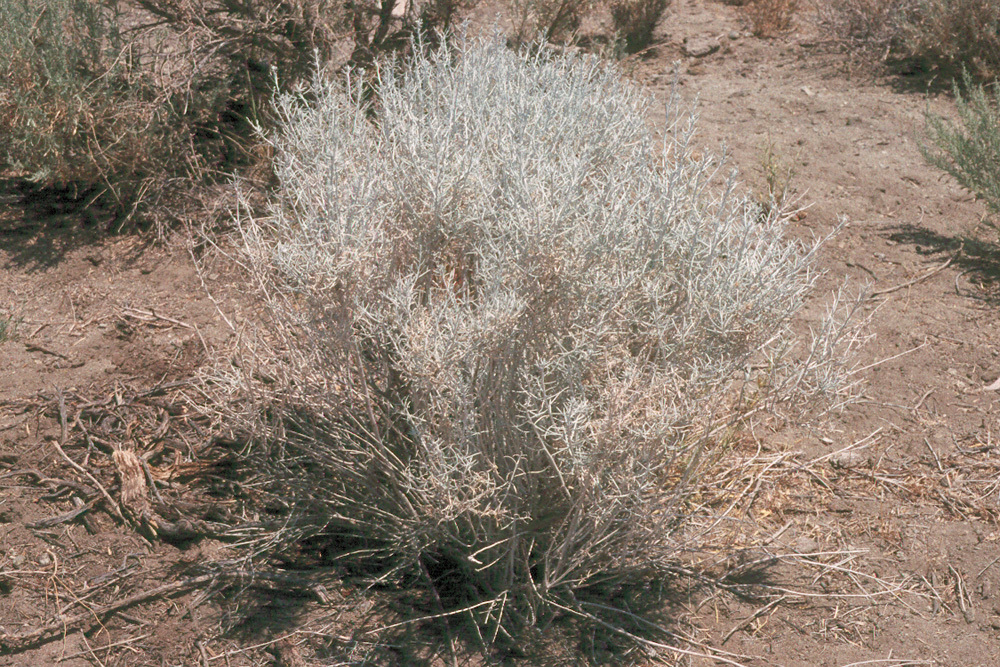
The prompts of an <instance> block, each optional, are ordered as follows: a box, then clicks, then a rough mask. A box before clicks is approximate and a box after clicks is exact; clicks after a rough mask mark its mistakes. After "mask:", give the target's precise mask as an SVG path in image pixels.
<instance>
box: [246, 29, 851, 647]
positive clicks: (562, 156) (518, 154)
mask: <svg viewBox="0 0 1000 667" xmlns="http://www.w3.org/2000/svg"><path fill="white" fill-rule="evenodd" d="M362 98H363V87H362V85H361V82H360V81H359V80H357V79H355V80H352V81H351V82H349V83H348V84H347V85H342V84H340V83H335V82H332V81H331V80H330V79H328V78H325V77H323V76H318V77H317V79H316V81H315V82H314V84H313V86H312V88H311V90H310V91H309V95H308V97H298V96H285V97H282V98H281V99H280V100H279V101H278V110H279V113H280V115H281V117H282V118H283V123H282V128H283V129H282V131H281V133H280V134H278V135H276V136H273V137H271V142H272V144H273V147H274V150H275V164H276V168H277V174H278V178H279V180H280V183H281V185H282V187H281V190H280V194H279V196H278V198H277V199H276V201H275V202H274V204H273V206H272V208H271V212H270V215H269V216H267V217H252V216H250V217H246V218H244V219H243V220H241V229H242V232H243V238H244V240H245V253H246V261H247V265H248V266H249V267H250V268H251V270H252V273H253V275H255V276H256V277H257V278H258V280H259V281H260V284H261V286H262V288H263V291H264V292H265V293H266V294H267V295H268V297H269V299H270V304H271V307H272V312H273V313H274V319H273V322H274V325H273V326H274V331H273V333H274V334H275V336H274V338H275V339H276V340H278V341H279V342H274V343H273V344H272V348H273V351H274V353H273V356H272V357H269V358H267V359H264V360H263V361H261V362H260V363H261V365H262V367H267V369H268V370H267V373H268V374H269V377H271V378H275V377H278V378H283V379H279V380H278V381H274V382H273V383H272V386H276V387H278V389H276V390H275V389H272V390H271V391H272V395H273V396H277V395H280V396H282V397H283V399H282V400H284V403H282V404H280V407H279V408H278V410H277V414H278V415H279V417H280V419H279V420H277V421H280V427H279V428H276V429H275V430H274V431H273V432H272V438H275V439H279V438H280V439H281V441H282V442H283V443H285V444H284V445H282V446H287V447H288V449H287V450H286V451H285V455H288V454H289V453H291V454H294V456H295V457H298V458H296V459H294V461H302V460H306V461H308V464H307V467H305V468H296V467H295V465H296V464H294V462H293V463H290V464H288V466H287V472H288V474H289V479H297V480H298V481H297V482H295V481H293V482H292V484H297V485H298V486H296V487H295V488H297V489H298V491H297V493H303V492H306V495H308V496H309V499H310V501H311V502H312V503H313V507H319V508H320V509H319V510H317V511H318V515H319V516H320V517H321V518H320V519H318V520H314V522H313V523H312V524H311V525H312V526H313V529H314V530H345V529H348V530H351V531H356V532H358V533H360V534H363V535H364V536H365V537H366V538H367V539H368V540H370V542H368V544H369V546H370V549H371V551H370V552H366V553H377V554H378V555H379V556H380V557H382V558H384V559H386V560H389V561H391V562H392V563H393V564H394V565H395V566H396V567H398V568H400V569H407V568H419V567H420V566H421V563H424V562H430V561H435V560H445V561H447V562H449V563H451V564H452V566H453V567H455V568H458V569H460V570H462V571H463V572H465V573H466V575H467V576H468V578H469V580H470V581H472V582H474V584H472V585H473V586H474V587H475V588H476V589H477V590H479V591H481V594H482V595H483V596H485V598H484V599H485V600H492V602H490V603H488V604H487V603H485V602H484V604H486V606H485V607H479V608H477V609H478V610H479V612H477V613H480V616H478V617H477V618H478V619H479V620H480V621H481V623H482V624H484V625H486V626H494V627H496V628H500V627H507V626H508V625H514V624H524V623H526V624H533V623H534V622H536V620H537V619H538V617H539V614H542V613H550V612H551V611H552V610H553V609H554V608H556V607H557V606H560V605H561V606H566V605H569V606H571V607H572V606H573V604H574V603H573V595H572V593H573V591H575V590H578V589H580V588H583V587H586V586H589V585H592V584H595V583H598V582H602V581H603V582H606V581H609V580H620V579H623V578H628V577H629V576H632V575H634V574H636V573H643V572H644V573H647V574H648V573H649V572H651V571H656V570H660V571H663V569H664V568H667V567H669V566H670V564H671V563H673V562H674V560H675V559H676V558H677V556H678V549H679V548H680V547H679V546H678V545H679V544H680V542H679V541H677V540H679V538H678V537H675V534H676V532H677V531H678V530H679V529H680V527H681V526H683V524H684V520H685V514H684V512H685V510H684V497H685V496H684V494H685V488H686V482H687V481H689V480H690V478H691V476H692V475H693V474H696V470H697V463H698V460H699V459H700V456H699V452H701V450H702V449H703V448H704V447H706V446H709V445H710V444H711V439H710V438H709V437H708V436H709V435H710V434H711V433H713V429H715V428H716V427H717V426H718V424H719V422H720V419H722V418H725V419H732V416H731V414H730V413H729V411H730V410H732V408H733V406H734V404H735V403H734V396H735V394H736V393H737V392H736V388H737V387H738V386H739V385H740V384H741V383H743V382H744V381H745V380H746V378H747V375H746V374H747V372H748V371H747V370H746V369H747V367H748V365H750V364H751V362H752V361H753V362H760V361H761V360H767V359H771V361H770V362H768V363H766V365H767V369H766V371H765V374H766V373H769V372H770V373H774V377H777V376H778V375H781V373H780V372H778V370H777V369H779V368H783V367H784V365H787V366H788V368H794V372H793V373H791V374H785V377H792V378H793V381H789V382H786V383H785V384H786V385H787V386H788V387H792V388H793V389H794V391H795V392H798V394H797V395H798V396H799V397H800V398H801V397H802V396H804V395H806V394H807V393H810V392H812V391H813V390H814V389H815V387H812V386H811V385H810V387H811V388H809V389H808V390H807V389H805V386H806V385H807V384H809V383H808V382H807V381H806V380H804V379H803V378H805V377H806V375H807V374H806V373H804V372H803V369H801V368H797V367H795V366H794V364H793V363H791V362H790V361H789V359H787V358H784V357H783V356H782V354H784V353H787V352H788V350H789V343H790V341H791V334H790V329H789V321H790V318H791V317H792V316H793V314H794V313H795V312H796V311H797V310H798V309H799V308H800V306H801V305H802V303H803V299H804V298H805V296H806V294H807V292H808V291H809V289H810V288H811V286H812V284H813V280H814V277H813V273H812V271H811V269H810V265H811V261H812V254H813V252H812V251H813V247H808V248H805V247H802V246H800V245H799V244H797V243H794V242H790V241H788V240H786V239H785V238H784V235H783V231H784V230H783V227H784V225H783V221H782V219H780V217H778V215H777V214H772V215H770V216H769V217H768V216H767V215H766V214H764V213H763V211H762V209H761V208H760V207H759V206H757V205H755V204H754V203H753V202H752V201H751V200H749V199H747V198H745V197H743V196H740V195H738V194H737V193H736V188H735V183H734V182H733V181H732V179H730V180H728V181H726V180H725V179H723V180H722V181H720V180H719V179H718V178H716V175H717V173H718V171H719V169H720V167H721V165H720V164H719V163H717V162H715V161H713V160H712V159H710V158H701V159H698V158H695V157H694V156H693V154H692V148H691V140H692V136H693V131H694V121H695V119H694V117H693V116H690V115H684V114H679V113H677V111H676V108H674V107H672V108H671V110H670V117H671V118H673V119H674V120H673V121H672V124H671V126H670V127H669V128H667V133H666V134H667V138H666V140H665V141H660V140H657V139H656V138H655V136H654V133H653V132H652V131H651V130H650V128H649V127H648V125H647V112H648V106H649V104H650V100H649V99H648V98H647V97H646V96H645V95H644V94H643V93H641V92H640V91H638V90H637V89H636V88H634V87H633V86H631V85H629V84H628V83H626V82H624V81H623V80H622V79H621V78H620V76H619V75H618V73H617V72H615V71H614V70H611V69H607V68H605V67H604V66H603V65H601V64H599V63H598V62H597V61H595V60H591V59H587V58H557V57H553V56H552V54H550V53H549V52H548V51H547V50H546V49H545V48H541V49H539V50H537V51H536V52H535V53H534V55H527V54H518V53H514V52H511V51H509V50H508V49H506V48H505V47H504V46H503V45H502V44H501V43H500V42H499V40H498V39H496V38H493V39H485V40H479V41H469V42H467V43H464V44H463V45H461V46H459V47H452V48H447V47H446V48H442V49H441V50H439V51H436V52H434V53H430V54H428V55H425V56H420V57H418V58H416V59H415V60H414V61H413V62H411V63H409V64H408V66H407V67H406V68H405V72H404V73H403V74H400V75H397V74H396V73H395V72H394V71H393V70H392V69H390V68H383V69H380V70H379V72H378V76H377V100H378V101H377V104H376V106H375V107H374V108H373V109H369V108H368V107H367V106H366V105H365V103H364V102H363V101H362ZM369 112H371V113H369ZM839 331H840V329H838V328H837V327H832V328H830V331H829V332H827V334H824V335H826V336H827V339H830V340H832V338H831V336H833V335H834V334H835V333H836V332H839ZM824 346H826V347H824ZM828 348H829V345H827V344H826V343H822V342H821V343H819V344H818V347H817V344H814V345H813V348H812V349H813V350H814V353H815V354H813V355H810V359H812V358H813V356H815V357H816V359H819V358H820V357H822V361H819V362H817V363H819V364H826V363H827V362H829V361H830V359H831V358H834V357H835V355H834V354H833V353H832V352H831V351H830V349H828ZM817 350H819V352H817ZM779 352H780V353H781V354H779ZM266 356H267V355H263V356H262V357H261V358H263V357H266ZM779 357H780V358H779ZM814 361H815V360H814ZM820 375H821V376H822V380H823V382H824V383H826V382H828V380H830V378H827V377H826V376H825V375H822V374H820ZM817 377H820V376H817ZM778 384H781V382H780V381H779V382H778ZM824 389H825V387H824ZM834 391H836V389H835V388H834ZM725 415H729V416H725ZM289 424H292V426H289ZM289 443H292V444H289ZM268 451H269V452H270V453H271V455H272V456H274V457H277V456H278V455H279V454H282V452H280V451H279V450H278V449H277V448H273V449H271V450H268ZM296 476H298V477H296ZM293 493H295V492H293ZM324 522H325V523H324ZM501 601H502V604H501ZM553 605H555V606H553ZM494 636H495V635H494Z"/></svg>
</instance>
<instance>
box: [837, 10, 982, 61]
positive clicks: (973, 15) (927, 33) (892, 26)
mask: <svg viewBox="0 0 1000 667" xmlns="http://www.w3.org/2000/svg"><path fill="white" fill-rule="evenodd" d="M818 10H819V16H820V20H821V23H822V24H823V25H824V26H825V27H826V29H827V30H828V31H829V32H830V33H831V34H832V35H834V36H835V37H836V38H838V39H840V40H842V41H843V42H844V43H846V44H848V45H849V46H851V47H852V49H855V50H857V51H861V52H865V53H868V54H869V55H872V56H876V57H878V58H880V59H883V60H884V59H886V58H889V57H900V58H917V59H922V60H926V61H928V62H930V63H933V64H935V65H938V66H943V67H946V68H948V69H951V70H952V71H957V70H959V69H961V68H963V67H964V68H967V69H969V70H970V71H971V72H972V73H973V74H974V75H975V76H976V77H978V78H981V79H995V78H997V77H998V76H1000V5H998V4H997V3H996V2H994V0H846V1H845V2H828V3H819V4H818Z"/></svg>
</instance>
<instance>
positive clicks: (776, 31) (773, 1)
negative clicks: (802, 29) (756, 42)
mask: <svg viewBox="0 0 1000 667" xmlns="http://www.w3.org/2000/svg"><path fill="white" fill-rule="evenodd" d="M798 9H799V0H749V1H748V2H745V3H744V4H743V6H742V13H743V16H744V17H745V18H746V19H747V21H748V22H749V23H750V29H751V31H752V32H753V34H754V35H756V36H757V37H762V38H765V39H770V38H772V37H777V36H778V35H780V34H781V33H783V32H785V31H787V30H788V29H790V28H791V27H792V20H793V19H794V17H795V14H796V12H797V11H798Z"/></svg>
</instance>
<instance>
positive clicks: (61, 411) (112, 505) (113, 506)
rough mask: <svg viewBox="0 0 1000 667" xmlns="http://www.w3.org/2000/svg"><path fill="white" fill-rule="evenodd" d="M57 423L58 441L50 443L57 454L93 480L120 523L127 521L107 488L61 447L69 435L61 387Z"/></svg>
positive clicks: (64, 400) (64, 398)
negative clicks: (58, 426) (58, 428)
mask: <svg viewBox="0 0 1000 667" xmlns="http://www.w3.org/2000/svg"><path fill="white" fill-rule="evenodd" d="M59 423H60V426H61V430H60V434H59V441H58V442H57V441H55V440H53V441H52V444H53V445H55V447H56V450H58V452H59V454H60V455H61V456H62V457H63V459H65V460H66V462H67V463H69V464H70V466H71V467H72V468H73V469H74V470H76V471H77V472H79V473H81V474H83V475H86V476H87V478H88V479H89V480H90V481H91V482H93V484H94V486H96V487H97V490H98V491H100V492H101V495H102V496H104V499H105V500H107V501H108V509H109V510H110V511H111V513H112V514H114V515H115V516H116V517H118V518H119V519H120V520H121V521H122V523H128V521H127V520H126V519H125V516H124V515H123V514H122V511H121V509H119V507H118V503H116V502H115V501H114V499H113V498H112V497H111V494H110V493H108V490H107V489H105V488H104V485H103V484H101V483H100V482H98V481H97V478H96V477H94V476H93V475H91V474H90V472H88V471H87V469H86V468H84V467H83V466H81V465H80V464H79V463H77V462H76V461H74V460H73V459H71V458H70V457H69V455H68V454H67V453H66V452H65V451H64V450H63V448H62V446H63V445H64V444H66V439H67V438H68V437H69V426H68V425H67V424H66V397H65V396H64V395H63V392H62V389H60V390H59Z"/></svg>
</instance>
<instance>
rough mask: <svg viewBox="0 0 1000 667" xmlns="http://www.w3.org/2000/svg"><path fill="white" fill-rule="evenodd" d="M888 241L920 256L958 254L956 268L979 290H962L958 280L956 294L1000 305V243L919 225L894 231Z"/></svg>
mask: <svg viewBox="0 0 1000 667" xmlns="http://www.w3.org/2000/svg"><path fill="white" fill-rule="evenodd" d="M887 238H888V239H889V240H891V241H895V242H896V243H906V244H911V245H915V246H916V247H917V253H919V254H921V255H934V254H938V253H943V252H950V253H957V254H956V255H955V259H954V262H953V263H954V265H955V266H957V267H959V268H960V269H962V273H961V275H964V276H965V277H966V278H967V279H968V280H973V281H977V282H978V283H979V287H980V289H979V290H976V291H970V290H962V289H961V288H960V287H959V286H958V281H957V279H956V290H958V291H959V293H961V294H962V295H963V296H969V297H972V298H975V299H980V300H983V301H986V302H988V303H1000V246H998V244H997V243H995V242H989V241H984V240H982V239H981V238H975V237H971V236H963V235H956V236H947V235H944V234H938V233H937V232H933V231H931V230H929V229H926V228H924V227H919V226H916V225H900V226H898V227H893V228H891V230H890V234H889V235H888V237H887Z"/></svg>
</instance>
